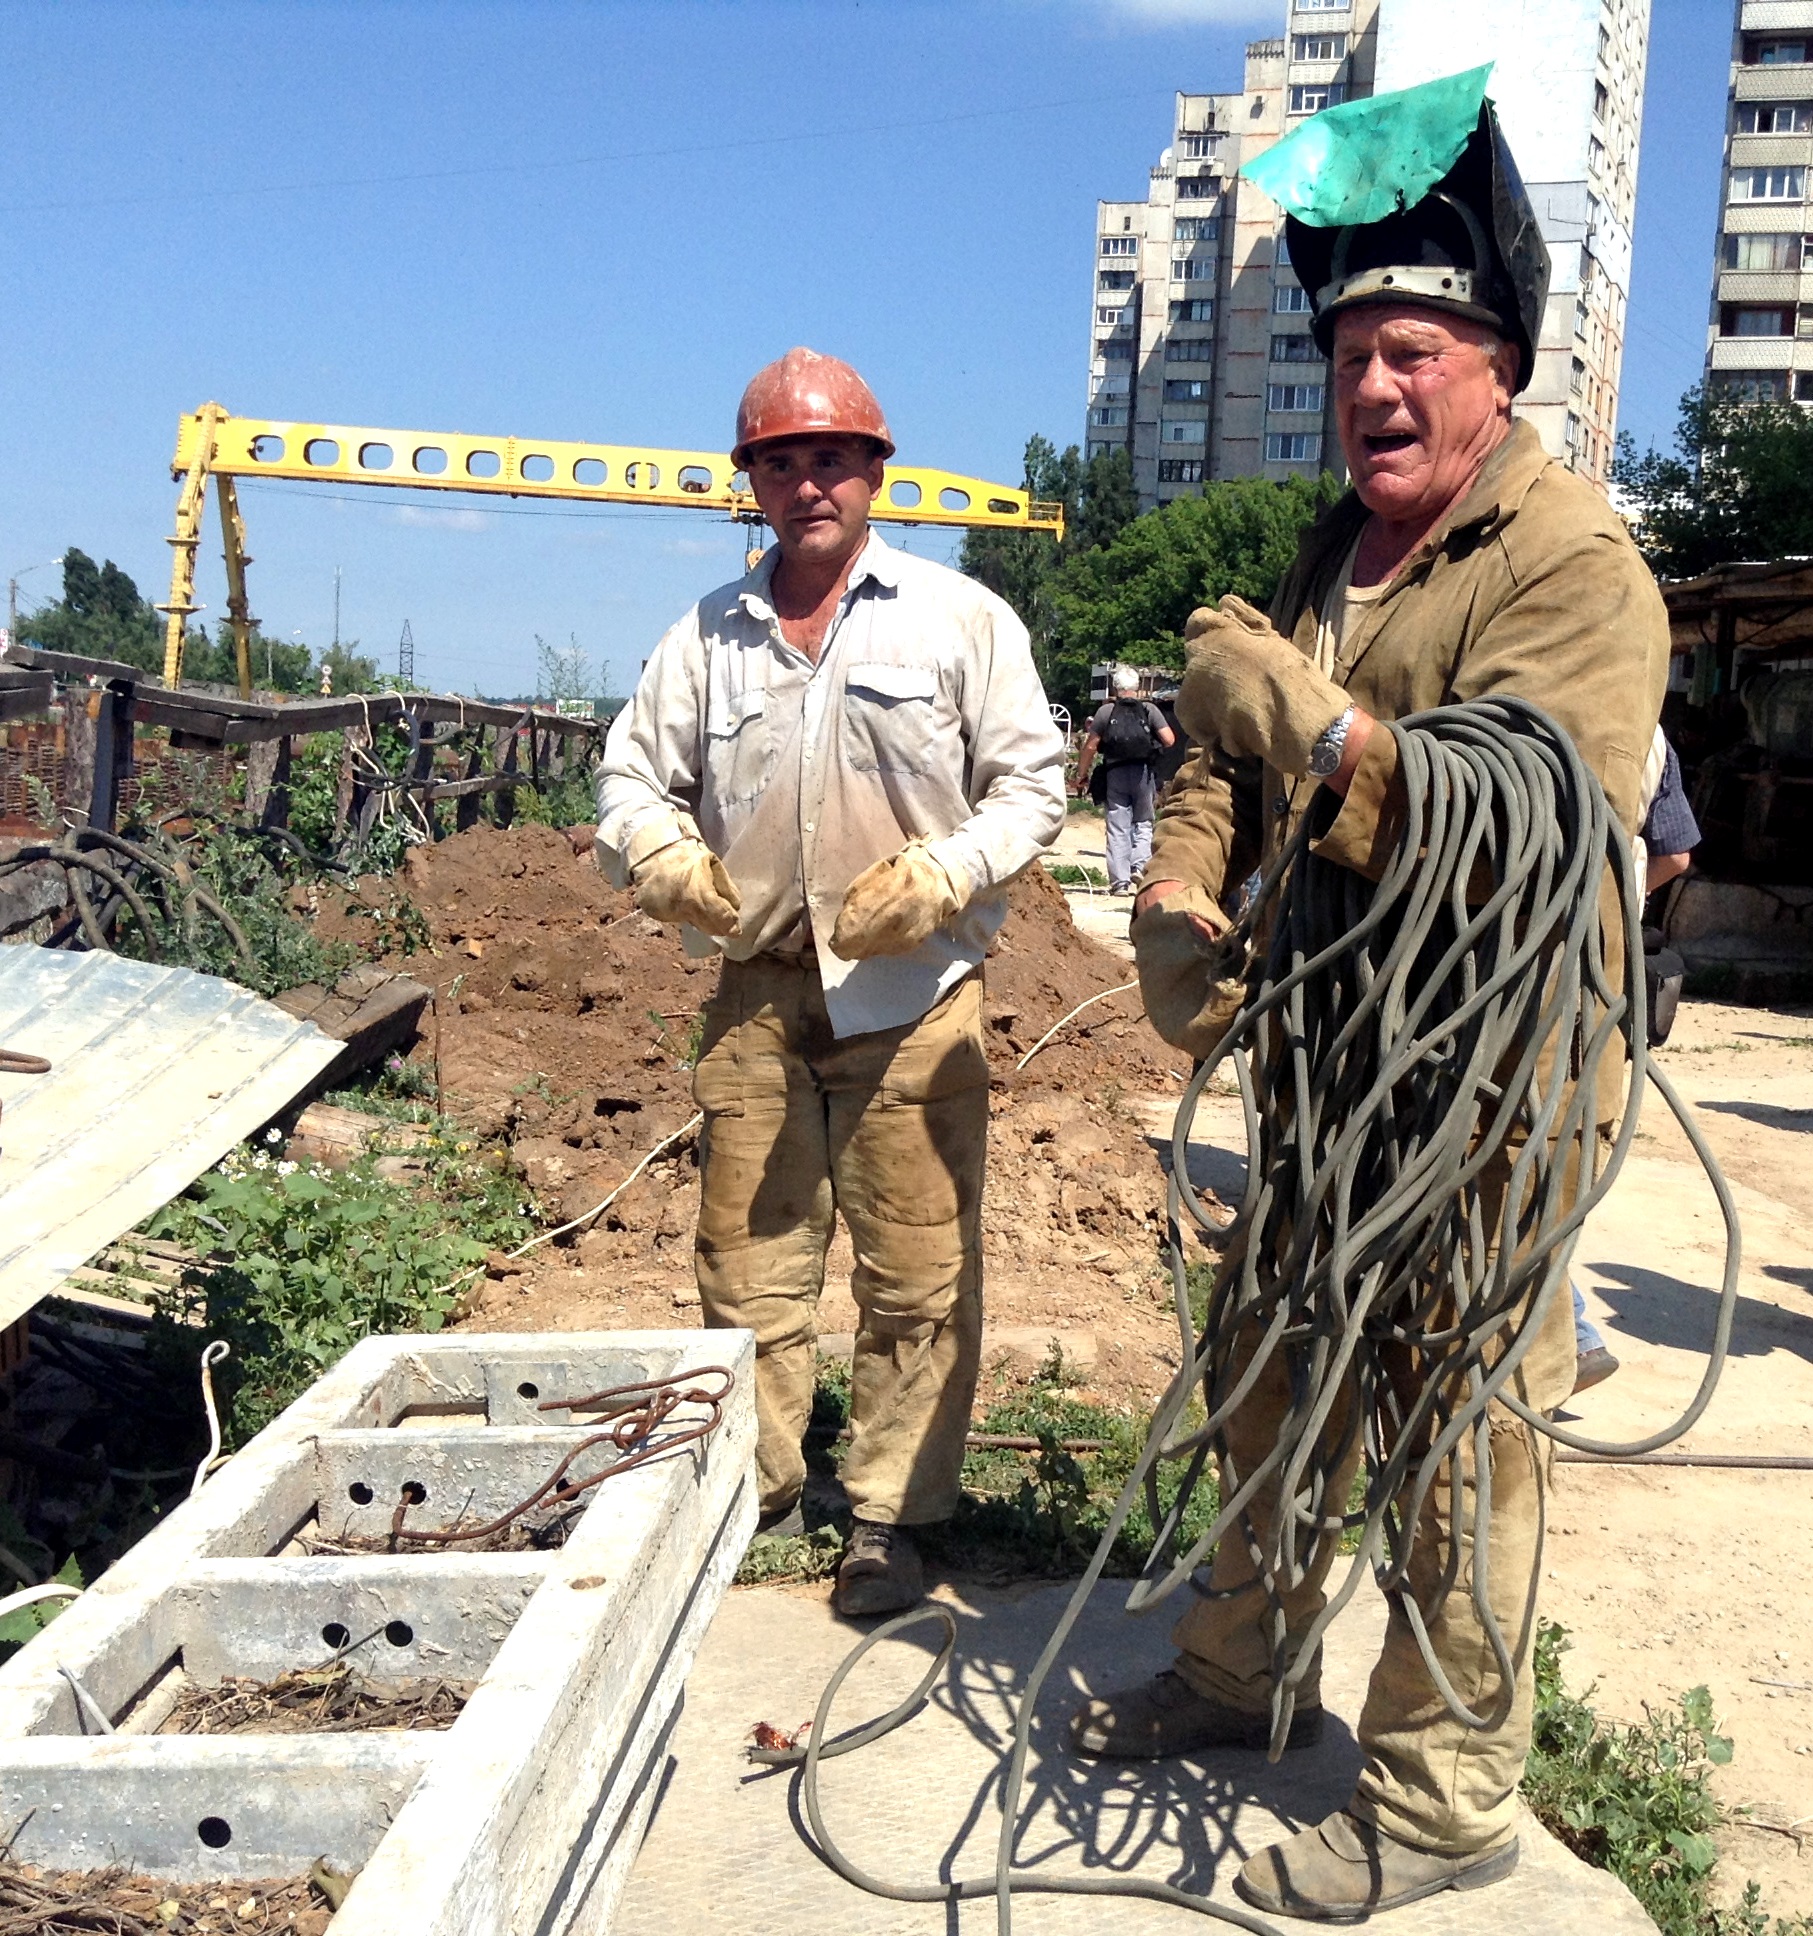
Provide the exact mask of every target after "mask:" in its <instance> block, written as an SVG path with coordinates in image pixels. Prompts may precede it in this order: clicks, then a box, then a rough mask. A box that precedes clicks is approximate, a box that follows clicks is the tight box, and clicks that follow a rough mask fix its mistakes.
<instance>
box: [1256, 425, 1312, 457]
mask: <svg viewBox="0 0 1813 1936" xmlns="http://www.w3.org/2000/svg"><path fill="white" fill-rule="evenodd" d="M1265 461H1266V462H1267V463H1268V464H1319V463H1320V462H1321V461H1322V439H1321V437H1320V436H1318V435H1317V433H1316V432H1315V431H1313V430H1268V431H1267V432H1266V435H1265Z"/></svg>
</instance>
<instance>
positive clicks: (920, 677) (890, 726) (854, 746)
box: [843, 665, 938, 775]
mask: <svg viewBox="0 0 1813 1936" xmlns="http://www.w3.org/2000/svg"><path fill="white" fill-rule="evenodd" d="M937 724H938V673H937V669H936V668H935V667H933V666H929V665H853V666H852V667H851V668H850V670H849V672H848V673H847V674H846V675H845V679H844V720H843V746H844V759H845V761H846V763H847V764H848V765H849V766H850V767H852V768H853V769H854V770H855V771H856V772H858V773H904V774H913V775H923V774H926V773H929V772H931V770H932V761H933V752H934V748H935V745H936V740H937Z"/></svg>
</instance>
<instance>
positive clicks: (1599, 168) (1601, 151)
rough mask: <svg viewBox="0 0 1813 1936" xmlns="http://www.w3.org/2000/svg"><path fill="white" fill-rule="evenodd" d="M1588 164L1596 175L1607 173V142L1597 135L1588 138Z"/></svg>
mask: <svg viewBox="0 0 1813 1936" xmlns="http://www.w3.org/2000/svg"><path fill="white" fill-rule="evenodd" d="M1586 165H1587V168H1588V169H1589V170H1590V171H1591V172H1592V173H1593V174H1595V175H1603V174H1604V173H1605V143H1604V142H1603V141H1601V140H1600V139H1599V137H1598V136H1597V135H1592V136H1590V137H1589V138H1588V140H1587V144H1586Z"/></svg>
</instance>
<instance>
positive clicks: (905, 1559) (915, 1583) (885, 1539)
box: [831, 1519, 925, 1620]
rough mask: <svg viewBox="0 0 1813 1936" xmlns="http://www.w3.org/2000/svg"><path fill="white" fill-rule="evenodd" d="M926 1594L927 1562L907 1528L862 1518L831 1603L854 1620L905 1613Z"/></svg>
mask: <svg viewBox="0 0 1813 1936" xmlns="http://www.w3.org/2000/svg"><path fill="white" fill-rule="evenodd" d="M924 1598H925V1565H924V1562H923V1561H922V1560H921V1559H920V1557H919V1548H918V1547H917V1546H915V1545H914V1544H913V1536H912V1534H910V1533H909V1532H908V1531H907V1529H906V1528H905V1527H904V1526H884V1525H882V1524H880V1522H879V1521H877V1520H873V1519H858V1520H856V1521H855V1522H854V1523H853V1524H852V1525H851V1527H850V1543H849V1545H848V1546H847V1547H845V1548H844V1557H843V1563H842V1565H840V1566H839V1567H838V1569H837V1589H836V1591H835V1592H834V1593H833V1594H832V1596H831V1604H832V1605H833V1606H834V1607H835V1608H836V1609H837V1611H838V1612H839V1613H841V1614H844V1615H846V1616H847V1617H848V1618H851V1619H855V1620H861V1619H865V1618H867V1617H868V1616H869V1615H870V1614H875V1613H904V1612H905V1611H906V1609H907V1608H908V1607H916V1606H917V1605H918V1604H919V1602H920V1601H921V1600H923V1599H924Z"/></svg>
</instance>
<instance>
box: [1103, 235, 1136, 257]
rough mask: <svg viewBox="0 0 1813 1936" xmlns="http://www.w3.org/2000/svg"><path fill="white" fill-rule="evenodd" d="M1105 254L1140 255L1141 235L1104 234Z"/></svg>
mask: <svg viewBox="0 0 1813 1936" xmlns="http://www.w3.org/2000/svg"><path fill="white" fill-rule="evenodd" d="M1102 254H1103V255H1138V254H1139V237H1138V236H1137V235H1104V236H1103V237H1102Z"/></svg>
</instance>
